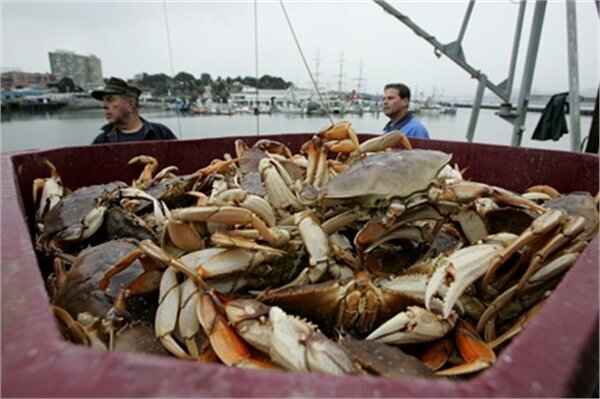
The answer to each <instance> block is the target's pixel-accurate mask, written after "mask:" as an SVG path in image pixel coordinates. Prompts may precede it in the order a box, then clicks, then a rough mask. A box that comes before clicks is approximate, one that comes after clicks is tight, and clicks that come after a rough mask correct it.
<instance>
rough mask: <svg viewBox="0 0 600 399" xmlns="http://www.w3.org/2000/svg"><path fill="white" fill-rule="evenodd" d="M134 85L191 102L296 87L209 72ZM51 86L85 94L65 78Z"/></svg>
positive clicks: (144, 78)
mask: <svg viewBox="0 0 600 399" xmlns="http://www.w3.org/2000/svg"><path fill="white" fill-rule="evenodd" d="M133 83H134V84H136V85H137V86H139V88H140V89H142V90H143V91H144V92H145V93H151V94H152V96H153V97H163V98H164V97H183V98H187V99H191V100H195V99H197V98H203V97H204V98H210V99H211V100H213V101H216V102H219V101H227V100H228V99H229V97H230V94H231V93H236V92H240V91H241V90H242V86H243V85H246V86H251V87H257V85H258V88H259V89H279V90H285V89H287V88H289V87H290V86H292V84H293V83H292V82H286V81H285V80H283V79H282V78H280V77H277V76H271V75H263V76H261V77H260V78H259V79H258V82H257V80H256V78H255V77H252V76H246V77H244V78H242V77H241V76H238V77H235V78H231V77H227V78H225V79H223V78H221V77H220V76H219V77H217V78H216V79H213V78H212V77H211V76H210V74H209V73H202V74H200V78H199V79H196V78H195V77H194V75H192V74H191V73H188V72H179V73H178V74H177V75H175V76H174V77H171V76H169V75H167V74H164V73H157V74H148V73H142V74H141V77H138V78H137V79H135V81H134V82H133ZM49 86H51V87H56V89H58V91H59V92H61V93H70V92H84V90H83V89H82V88H81V87H79V86H77V85H76V84H75V83H74V82H73V79H71V78H70V77H64V78H62V79H60V80H59V81H58V82H57V83H55V84H53V85H49Z"/></svg>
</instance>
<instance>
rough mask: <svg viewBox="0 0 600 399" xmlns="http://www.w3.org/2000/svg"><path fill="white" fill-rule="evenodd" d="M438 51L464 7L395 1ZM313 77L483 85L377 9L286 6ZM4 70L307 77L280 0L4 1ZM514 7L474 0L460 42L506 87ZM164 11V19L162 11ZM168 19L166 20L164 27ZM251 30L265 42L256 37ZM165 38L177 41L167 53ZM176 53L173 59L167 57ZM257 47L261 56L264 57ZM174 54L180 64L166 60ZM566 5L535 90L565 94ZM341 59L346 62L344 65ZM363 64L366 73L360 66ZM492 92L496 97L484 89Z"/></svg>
mask: <svg viewBox="0 0 600 399" xmlns="http://www.w3.org/2000/svg"><path fill="white" fill-rule="evenodd" d="M388 3H389V4H391V5H392V6H393V7H395V8H396V9H397V10H398V11H400V12H402V13H404V14H406V15H408V16H409V17H410V19H411V20H412V21H413V22H415V23H417V24H419V25H420V26H421V28H423V29H424V30H425V31H427V32H428V33H430V34H431V35H433V36H435V37H436V38H437V39H438V40H439V41H440V42H442V43H449V42H452V41H454V40H456V39H457V37H458V34H459V31H460V27H461V24H462V20H463V17H464V14H465V11H466V9H467V5H468V2H467V1H437V2H432V1H389V2H388ZM284 4H285V8H286V10H287V13H288V16H289V18H290V21H291V24H292V27H293V29H294V30H295V33H296V36H297V38H298V40H299V43H300V46H301V48H302V51H303V52H304V55H305V57H306V59H307V61H308V63H309V66H310V68H311V70H312V72H313V74H316V73H317V62H318V79H319V82H320V83H321V85H322V86H327V87H328V88H329V89H337V88H338V85H339V82H340V66H341V68H342V71H341V75H342V82H341V86H342V89H344V90H351V89H353V88H356V87H357V86H358V83H359V77H362V80H360V84H361V91H367V92H370V93H381V91H382V87H383V86H384V85H385V83H387V82H392V81H393V82H396V81H399V82H405V83H407V84H408V85H409V86H411V87H412V88H413V91H414V90H415V89H416V90H417V91H419V92H422V93H423V94H424V95H430V94H433V92H434V91H435V92H436V94H438V95H444V96H446V97H448V96H454V95H456V96H463V95H474V93H475V91H476V87H477V81H476V80H474V79H471V78H470V76H469V75H468V74H467V73H466V72H465V71H463V70H462V69H461V68H460V67H459V66H457V65H456V64H454V63H453V62H452V61H450V60H449V59H448V58H446V57H444V56H442V57H441V58H438V57H436V56H435V55H434V51H433V47H432V46H431V45H430V44H429V43H428V42H426V41H425V40H423V39H422V38H420V37H418V36H417V35H415V34H414V33H413V32H412V31H411V30H410V29H409V28H408V27H407V26H406V25H404V24H403V23H401V22H400V21H398V20H397V19H396V18H394V17H393V16H392V15H390V14H388V13H387V12H385V11H384V10H383V9H382V8H381V7H380V6H379V5H377V4H375V3H374V2H372V1H336V2H334V1H329V2H308V1H289V0H288V1H285V2H284ZM1 6H2V69H3V71H6V70H10V69H20V70H22V71H25V72H50V64H49V57H48V52H50V51H55V50H56V49H65V50H69V51H73V52H75V53H77V54H83V55H89V54H94V55H96V56H97V57H99V58H100V59H101V60H102V69H103V75H104V76H105V77H110V76H119V77H123V78H128V79H130V78H133V76H134V75H135V74H138V73H141V72H147V73H150V74H153V73H166V74H168V75H173V70H174V72H175V73H177V72H180V71H185V72H189V73H191V74H193V75H194V76H196V77H199V76H200V74H201V73H204V72H207V73H210V74H211V76H212V77H213V79H215V78H217V77H218V76H221V77H223V78H225V77H228V76H229V77H232V78H234V77H237V76H242V77H244V76H255V75H256V57H255V54H256V53H258V75H259V76H262V75H264V74H269V75H273V76H280V77H282V78H284V79H285V80H289V81H292V82H294V83H295V84H296V85H298V86H300V87H309V86H310V78H309V75H308V72H307V71H306V68H305V66H304V64H303V62H302V58H301V56H300V52H299V51H298V49H297V47H296V44H295V42H294V39H293V36H292V33H291V30H290V27H289V26H288V24H287V22H286V18H285V14H284V12H283V10H282V6H281V4H280V3H279V1H259V2H258V3H257V4H256V10H257V13H256V19H257V22H258V23H257V24H256V25H255V3H254V1H236V2H223V1H220V2H216V1H188V2H175V1H165V2H163V1H156V2H132V1H129V2H124V1H121V2H109V1H103V2H91V1H62V2H49V1H48V2H26V1H21V0H19V1H6V0H2V5H1ZM518 9H519V3H518V1H517V0H512V1H511V0H498V1H483V0H480V1H477V2H476V4H475V7H474V9H473V13H472V15H471V20H470V24H469V27H468V29H467V31H466V34H465V37H464V40H463V51H464V54H465V56H466V60H467V61H468V62H469V63H470V64H471V65H472V66H473V67H474V68H475V69H480V70H482V71H483V72H484V73H486V74H487V75H488V77H489V79H490V80H491V81H492V82H494V83H496V84H498V83H500V82H501V81H502V80H504V79H505V78H506V77H507V76H508V68H509V61H510V57H511V50H512V44H513V38H514V32H515V26H516V19H517V13H518ZM165 10H166V13H165ZM533 10H534V2H531V1H530V2H528V5H527V11H526V14H525V25H524V29H523V34H522V37H521V50H520V53H519V58H518V61H519V62H518V64H517V70H516V78H515V83H516V84H517V85H518V84H519V82H520V80H521V79H520V77H521V76H522V72H523V64H524V61H525V55H526V50H527V43H528V39H529V33H530V26H531V18H532V15H533ZM598 20H599V18H598V12H597V10H596V7H595V5H594V2H593V0H577V24H578V32H577V35H578V50H579V79H580V87H581V89H582V90H584V91H585V90H590V89H593V88H596V87H598V82H599V66H598V65H599V50H598V49H599V47H600V46H599V23H598ZM167 21H168V24H167ZM255 26H257V29H258V42H257V43H256V41H255ZM169 37H170V43H171V45H170V46H169ZM169 48H170V49H171V51H169ZM256 50H257V51H256ZM170 53H171V54H172V64H173V69H172V68H171V59H170V56H169V54H170ZM567 54H568V52H567V30H566V7H565V3H564V1H562V0H561V1H549V2H548V5H547V8H546V15H545V21H544V26H543V29H542V39H541V43H540V49H539V54H538V60H537V66H536V71H535V76H534V80H533V90H534V91H537V92H544V93H555V92H558V91H565V90H568V63H567ZM341 59H343V62H340V60H341ZM361 60H362V74H361V73H360V64H361ZM486 94H491V93H490V92H489V91H486Z"/></svg>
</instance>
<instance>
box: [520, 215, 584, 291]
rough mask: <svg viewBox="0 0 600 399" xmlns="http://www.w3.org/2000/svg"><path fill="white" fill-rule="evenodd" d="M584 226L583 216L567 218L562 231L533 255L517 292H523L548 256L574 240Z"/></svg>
mask: <svg viewBox="0 0 600 399" xmlns="http://www.w3.org/2000/svg"><path fill="white" fill-rule="evenodd" d="M584 228H585V220H584V219H583V218H582V217H581V216H577V217H575V218H569V219H567V221H566V222H565V223H564V224H563V225H562V226H561V229H560V233H559V234H557V235H556V236H554V237H553V238H552V239H551V240H550V241H549V242H548V243H547V244H546V245H544V247H543V248H542V249H540V250H539V251H537V252H536V253H535V254H534V255H533V259H532V260H531V263H530V264H529V267H528V268H527V270H526V271H525V274H523V276H522V277H521V279H520V280H519V284H518V285H517V291H516V294H517V295H519V294H520V293H521V292H523V289H524V287H525V285H526V284H527V282H528V280H529V278H530V277H531V276H532V275H533V273H535V272H536V271H538V270H539V269H540V268H541V267H542V266H543V265H544V262H545V260H546V259H547V258H548V256H550V255H552V254H554V253H555V252H556V251H557V250H558V249H559V248H561V247H562V246H563V245H565V244H567V243H568V242H570V241H572V240H574V239H575V238H576V237H577V236H578V235H579V234H580V233H582V232H583V230H584Z"/></svg>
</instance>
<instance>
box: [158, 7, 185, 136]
mask: <svg viewBox="0 0 600 399" xmlns="http://www.w3.org/2000/svg"><path fill="white" fill-rule="evenodd" d="M162 4H163V13H164V15H165V28H166V30H167V47H168V48H169V62H170V63H171V76H173V78H175V68H174V67H173V51H172V49H171V35H170V33H169V17H168V16H167V3H166V0H163V2H162ZM175 116H176V117H177V128H178V133H179V138H180V139H181V138H182V137H183V136H182V133H181V121H180V120H179V112H177V110H175Z"/></svg>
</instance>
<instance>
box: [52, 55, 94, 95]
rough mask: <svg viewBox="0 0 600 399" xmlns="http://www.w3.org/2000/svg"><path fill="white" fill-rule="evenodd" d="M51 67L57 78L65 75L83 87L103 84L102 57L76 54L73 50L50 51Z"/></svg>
mask: <svg viewBox="0 0 600 399" xmlns="http://www.w3.org/2000/svg"><path fill="white" fill-rule="evenodd" d="M48 56H49V57H50V69H51V71H52V74H53V75H54V76H56V79H57V80H60V79H62V78H65V77H69V78H71V79H73V82H74V83H75V84H76V85H78V86H81V87H82V88H84V89H86V88H93V87H96V86H98V85H101V84H102V62H101V61H100V58H98V57H96V56H95V55H92V54H90V55H89V56H85V55H79V54H75V53H74V52H72V51H67V50H56V51H54V52H49V53H48Z"/></svg>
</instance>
